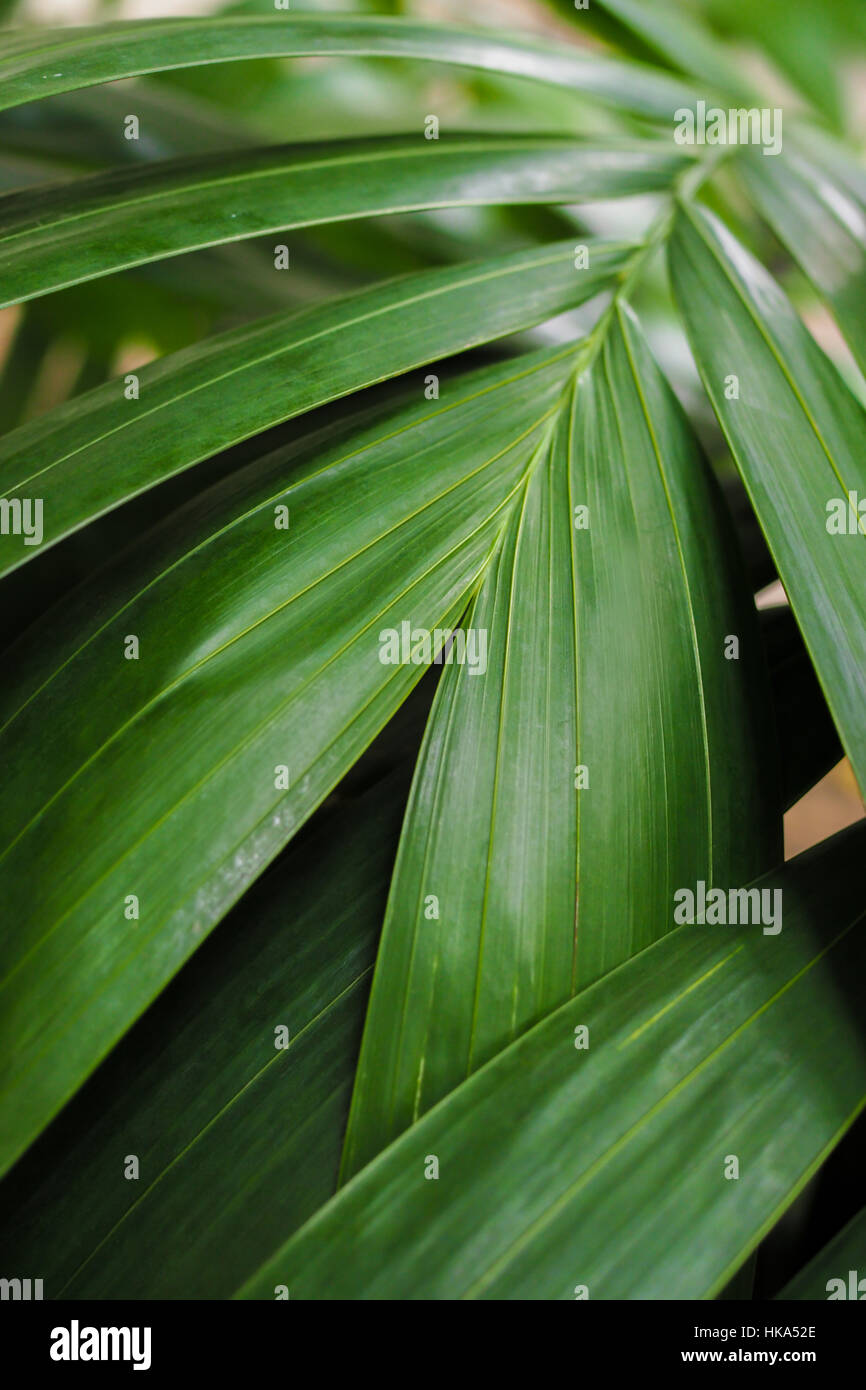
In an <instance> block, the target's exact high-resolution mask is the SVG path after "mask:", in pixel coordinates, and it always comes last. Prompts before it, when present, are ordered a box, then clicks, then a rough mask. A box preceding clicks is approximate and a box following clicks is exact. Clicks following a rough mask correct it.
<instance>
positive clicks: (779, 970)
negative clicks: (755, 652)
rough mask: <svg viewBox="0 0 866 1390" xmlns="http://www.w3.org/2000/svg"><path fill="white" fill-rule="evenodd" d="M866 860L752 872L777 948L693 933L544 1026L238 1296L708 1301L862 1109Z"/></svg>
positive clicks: (854, 855) (744, 929) (822, 859)
mask: <svg viewBox="0 0 866 1390" xmlns="http://www.w3.org/2000/svg"><path fill="white" fill-rule="evenodd" d="M864 852H866V825H864V824H861V825H859V826H857V827H855V828H852V829H851V830H849V831H843V832H842V834H841V835H838V836H836V837H834V839H832V840H830V841H827V842H826V843H825V844H823V845H821V846H820V847H819V848H818V849H817V850H816V851H813V852H810V853H809V854H807V855H803V856H801V857H800V858H799V859H797V860H794V861H792V862H791V863H790V864H788V865H787V866H786V867H785V869H784V871H780V872H777V873H775V874H773V875H770V876H768V877H766V878H765V879H762V880H760V881H759V883H758V884H756V885H755V887H756V888H757V889H759V890H760V891H762V892H766V893H770V894H771V895H772V894H774V893H776V892H781V894H782V920H783V926H782V931H781V932H780V933H779V934H778V935H765V934H764V932H763V930H762V928H761V926H759V925H749V926H739V927H731V926H715V927H713V926H683V927H681V928H679V929H678V930H676V931H675V932H673V933H671V934H670V935H668V936H667V937H666V938H664V939H663V940H662V941H659V942H656V944H655V945H653V946H650V947H649V948H648V949H647V950H646V951H643V952H642V953H641V954H640V955H639V956H637V957H636V958H635V959H633V960H630V961H628V962H627V964H625V965H623V966H622V967H620V969H618V970H615V971H613V972H612V973H611V974H609V975H607V976H605V978H604V979H603V980H601V981H599V982H598V983H597V984H596V985H593V986H592V987H591V988H590V989H588V990H585V991H584V992H583V993H582V994H579V995H578V996H577V997H576V998H575V999H573V1000H571V1001H570V1002H569V1003H567V1004H565V1005H564V1006H563V1007H562V1008H561V1009H559V1010H557V1011H556V1013H553V1014H551V1015H549V1016H548V1017H547V1018H546V1019H545V1020H544V1021H543V1022H542V1023H540V1024H538V1026H537V1027H535V1028H534V1029H532V1031H531V1032H529V1033H527V1034H525V1035H524V1036H523V1037H522V1038H520V1039H519V1040H518V1041H517V1042H515V1043H513V1044H512V1045H511V1046H510V1047H509V1048H508V1049H506V1051H504V1052H502V1053H500V1054H499V1056H498V1057H496V1058H495V1059H494V1060H493V1061H492V1062H490V1063H488V1065H487V1066H485V1067H482V1068H481V1070H480V1071H478V1072H476V1074H475V1075H474V1076H472V1077H470V1079H469V1080H468V1081H466V1082H465V1083H464V1084H463V1085H462V1086H460V1087H459V1089H458V1090H456V1091H454V1092H452V1094H451V1095H449V1096H448V1097H447V1099H445V1100H444V1101H442V1102H441V1104H439V1105H437V1106H436V1107H435V1108H434V1109H433V1110H431V1111H430V1113H429V1114H427V1115H425V1116H424V1117H423V1119H421V1120H420V1121H419V1122H418V1124H417V1125H415V1126H413V1128H412V1129H410V1130H409V1131H408V1132H407V1133H405V1134H404V1135H403V1136H402V1137H401V1138H400V1139H398V1140H397V1141H396V1143H394V1144H392V1145H391V1147H390V1148H388V1149H387V1150H386V1151H385V1152H384V1153H383V1154H381V1155H380V1156H379V1157H378V1158H377V1159H374V1161H373V1162H372V1163H370V1164H369V1165H368V1166H367V1167H366V1168H365V1169H364V1170H363V1171H362V1172H361V1173H359V1174H358V1176H357V1177H356V1178H355V1179H354V1180H353V1181H352V1182H350V1183H349V1184H348V1185H347V1186H346V1187H344V1188H343V1189H341V1191H340V1192H339V1193H338V1194H337V1196H336V1197H334V1198H333V1199H332V1200H331V1201H330V1202H329V1203H328V1204H327V1205H326V1206H325V1207H323V1208H322V1210H321V1211H320V1212H318V1213H317V1215H316V1216H314V1217H313V1218H312V1219H311V1220H310V1221H309V1222H308V1223H307V1224H306V1225H305V1226H304V1227H302V1228H301V1230H300V1231H299V1232H298V1233H297V1234H296V1235H295V1236H294V1237H293V1238H292V1239H291V1240H290V1241H289V1242H288V1243H287V1244H286V1245H284V1246H283V1247H281V1248H280V1249H279V1250H278V1251H276V1253H275V1254H274V1255H273V1257H272V1258H271V1259H270V1260H269V1261H268V1262H267V1264H266V1265H264V1267H263V1268H262V1270H261V1271H260V1272H259V1273H258V1274H257V1275H256V1276H255V1278H254V1279H252V1280H250V1281H249V1282H248V1283H247V1284H246V1285H245V1286H244V1287H243V1289H242V1290H241V1291H240V1292H241V1296H242V1297H247V1298H268V1297H273V1287H274V1285H275V1284H277V1283H283V1284H287V1285H288V1287H289V1289H290V1291H291V1297H292V1298H293V1299H309V1298H320V1299H343V1298H352V1299H382V1298H399V1299H477V1298H487V1299H573V1298H574V1297H575V1295H576V1292H577V1290H579V1289H580V1288H581V1286H583V1287H584V1288H586V1289H587V1290H588V1295H589V1298H590V1299H591V1300H597V1299H684V1298H704V1297H712V1296H713V1295H714V1294H715V1293H717V1292H718V1291H719V1290H720V1289H721V1288H723V1287H724V1285H725V1284H726V1283H727V1281H728V1279H729V1277H730V1275H731V1274H732V1273H733V1272H734V1271H735V1270H736V1269H737V1268H739V1266H740V1265H741V1264H742V1262H743V1259H744V1258H745V1256H746V1255H747V1254H748V1253H749V1252H750V1251H751V1250H752V1249H754V1247H755V1246H756V1245H757V1244H758V1242H759V1241H760V1239H761V1237H762V1236H763V1234H764V1232H765V1231H766V1230H767V1229H768V1228H769V1227H770V1226H771V1225H772V1223H773V1222H774V1221H775V1220H776V1218H777V1217H778V1216H779V1214H780V1213H781V1212H782V1211H783V1210H784V1209H785V1207H786V1206H787V1205H788V1204H789V1203H790V1202H791V1201H792V1200H793V1198H794V1197H795V1196H796V1194H797V1193H798V1191H799V1190H800V1189H801V1188H802V1187H803V1185H804V1184H805V1182H806V1181H807V1180H808V1178H809V1177H810V1176H811V1174H812V1173H813V1172H814V1171H815V1169H816V1168H817V1167H818V1165H819V1164H820V1162H821V1161H822V1159H823V1158H824V1157H825V1156H826V1154H827V1153H828V1151H829V1150H830V1149H831V1148H832V1147H833V1145H834V1144H835V1143H836V1141H837V1140H838V1139H839V1138H840V1137H841V1136H842V1135H843V1134H844V1132H845V1131H846V1129H847V1128H848V1126H849V1125H850V1124H851V1122H852V1121H853V1119H854V1118H855V1116H856V1115H857V1113H858V1112H859V1111H860V1110H861V1109H862V1107H863V1105H864V1103H866V1058H864V1054H863V1050H862V1047H861V1046H860V1030H861V1028H862V1020H863V1000H862V994H863V991H862V980H863V971H864V968H866V932H864V930H863V916H864V912H863V900H862V892H861V890H860V886H859V880H860V872H859V869H860V865H861V864H862V860H863V854H864ZM772 904H773V898H772V896H771V897H770V899H768V905H769V906H770V907H771V913H770V914H768V916H769V915H772ZM580 1027H585V1028H587V1029H588V1040H589V1047H588V1049H586V1050H582V1049H580V1048H578V1047H576V1045H575V1030H576V1029H577V1028H580ZM434 1157H435V1158H436V1159H437V1160H438V1179H437V1180H433V1179H425V1168H426V1170H427V1171H428V1172H432V1171H433V1169H432V1165H431V1164H430V1159H431V1158H434ZM732 1158H736V1159H737V1160H738V1167H739V1177H738V1178H736V1179H734V1178H733V1177H727V1178H726V1176H725V1174H726V1171H727V1172H728V1173H731V1174H732V1173H733V1171H734V1170H733V1166H732V1164H731V1159H732Z"/></svg>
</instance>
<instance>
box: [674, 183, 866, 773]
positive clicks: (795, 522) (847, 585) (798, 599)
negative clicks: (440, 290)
mask: <svg viewBox="0 0 866 1390" xmlns="http://www.w3.org/2000/svg"><path fill="white" fill-rule="evenodd" d="M669 250H670V266H671V276H672V279H673V285H674V291H675V294H676V298H677V302H678V304H679V307H680V310H681V312H682V315H683V318H684V320H685V324H686V328H687V330H688V334H689V338H690V340H691V343H692V348H693V351H694V354H695V357H696V359H697V363H698V367H699V368H700V371H701V375H702V377H703V380H704V385H705V386H706V389H707V394H708V395H709V398H710V400H711V402H712V405H713V409H714V410H715V412H716V414H717V416H718V418H719V421H720V423H721V426H722V429H723V430H724V432H725V435H726V437H727V440H728V444H729V446H730V449H731V453H732V454H733V456H734V460H735V462H736V464H737V466H738V468H739V470H740V472H741V474H742V476H743V481H744V483H745V485H746V488H747V489H748V492H749V496H750V498H751V501H752V505H753V507H754V509H755V513H756V515H757V517H758V520H759V522H760V523H761V527H762V529H763V531H764V534H765V536H766V537H767V542H768V544H769V547H770V550H771V551H772V553H773V558H774V560H775V562H776V567H777V569H778V572H779V577H780V579H781V580H782V583H783V584H784V586H785V590H786V592H787V594H788V598H789V599H790V603H791V607H792V608H793V610H794V616H795V617H796V619H797V622H798V624H799V626H800V629H801V631H802V633H803V637H804V639H805V642H806V646H807V647H808V649H809V652H810V654H811V657H812V660H813V662H814V665H815V670H816V672H817V674H818V678H819V680H820V681H821V684H822V686H823V689H824V693H825V695H826V697H827V703H828V705H829V707H830V712H831V714H832V715H833V718H834V720H835V722H836V727H837V728H838V730H839V734H840V736H841V739H842V743H843V745H844V747H845V751H846V752H847V754H848V757H849V758H850V759H851V764H852V766H853V768H854V772H855V775H856V776H857V778H858V781H859V783H860V786H861V789H863V788H866V721H864V719H863V701H864V694H866V685H864V672H866V534H864V532H866V454H864V446H866V414H864V411H863V409H862V407H861V406H860V405H859V404H858V402H857V401H856V400H855V399H854V397H853V396H852V394H851V392H850V391H849V390H848V388H847V386H846V385H845V384H844V382H843V381H842V379H841V377H840V376H839V373H838V372H837V370H836V368H835V367H834V366H833V364H832V363H831V362H830V361H829V360H828V359H827V357H826V356H825V355H824V353H823V352H822V351H821V349H820V348H819V347H818V346H817V345H816V343H815V342H814V340H813V339H812V337H811V336H810V335H809V333H808V332H807V331H806V329H805V328H804V326H803V324H802V323H801V322H800V320H799V318H798V317H797V315H796V314H795V312H794V310H793V308H792V307H791V305H790V303H789V302H788V300H787V299H786V298H785V296H784V294H783V293H782V291H781V290H780V288H779V286H778V285H777V284H776V282H775V281H774V280H773V279H772V277H771V276H770V275H769V274H768V273H767V271H765V270H764V269H763V268H762V267H761V266H760V265H758V263H757V262H756V261H755V260H753V258H752V257H751V256H750V255H749V254H748V252H746V251H745V250H744V249H743V247H742V246H740V245H739V244H738V243H737V241H736V240H735V239H734V237H733V236H732V235H731V233H730V232H729V231H728V230H727V229H726V228H725V227H724V226H722V224H721V223H720V222H718V221H717V220H716V219H715V218H712V217H711V216H710V215H709V214H707V213H704V212H702V211H699V210H698V209H696V208H688V207H686V206H683V207H681V209H680V212H679V214H678V217H677V220H676V224H675V228H674V233H673V238H672V241H671V243H670V248H669ZM735 393H737V394H735ZM858 504H859V505H862V507H863V511H861V513H860V517H859V520H858V515H857V510H856V508H857V506H858ZM839 518H841V520H838V519H839ZM837 521H838V524H839V525H840V526H842V527H844V534H835V533H833V532H832V531H831V530H830V529H828V528H831V527H833V526H835V525H836V524H837ZM849 528H850V530H849Z"/></svg>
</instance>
